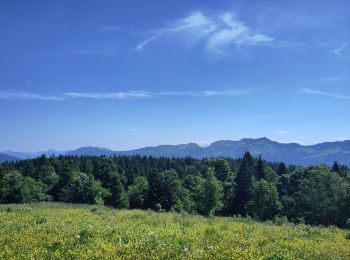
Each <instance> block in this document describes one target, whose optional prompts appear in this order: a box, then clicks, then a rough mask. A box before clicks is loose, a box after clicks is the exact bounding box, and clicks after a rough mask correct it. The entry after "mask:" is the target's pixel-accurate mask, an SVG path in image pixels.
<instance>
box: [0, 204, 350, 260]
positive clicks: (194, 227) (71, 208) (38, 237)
mask: <svg viewBox="0 0 350 260" xmlns="http://www.w3.org/2000/svg"><path fill="white" fill-rule="evenodd" d="M102 258H103V259H116V258H121V259H177V258H181V259H228V258H231V259H259V258H260V259H350V231H349V230H340V229H337V228H335V227H329V228H319V227H310V226H307V225H292V224H287V225H282V226H276V225H273V224H272V223H257V222H254V221H251V220H249V219H240V218H223V217H215V218H212V219H207V218H204V217H201V216H192V215H186V214H177V213H155V212H151V211H140V210H113V209H109V208H105V207H99V206H97V207H96V206H86V205H68V204H55V203H49V204H31V205H1V206H0V259H102Z"/></svg>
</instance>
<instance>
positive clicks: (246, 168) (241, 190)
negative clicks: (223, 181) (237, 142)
mask: <svg viewBox="0 0 350 260" xmlns="http://www.w3.org/2000/svg"><path fill="white" fill-rule="evenodd" d="M254 175H255V167H254V160H253V157H252V156H251V155H250V153H249V152H246V153H245V154H244V156H243V158H242V162H241V164H240V166H239V170H238V172H237V177H236V183H237V189H236V196H235V202H234V204H235V213H239V214H242V215H246V214H247V204H248V202H249V201H250V200H251V198H252V189H253V180H254V179H253V178H254Z"/></svg>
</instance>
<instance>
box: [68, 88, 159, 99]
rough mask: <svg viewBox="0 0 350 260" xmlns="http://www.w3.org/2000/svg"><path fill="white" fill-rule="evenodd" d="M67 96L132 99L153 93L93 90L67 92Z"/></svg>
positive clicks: (146, 96) (149, 95)
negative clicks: (100, 91) (97, 91)
mask: <svg viewBox="0 0 350 260" xmlns="http://www.w3.org/2000/svg"><path fill="white" fill-rule="evenodd" d="M64 96H65V97H69V98H90V99H130V98H149V97H152V94H151V93H150V92H148V91H135V90H131V91H125V92H107V93H91V92H67V93H64Z"/></svg>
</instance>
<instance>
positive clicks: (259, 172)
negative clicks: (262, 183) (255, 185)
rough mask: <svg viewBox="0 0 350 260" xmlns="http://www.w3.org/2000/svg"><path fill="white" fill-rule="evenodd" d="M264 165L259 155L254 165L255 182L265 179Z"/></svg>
mask: <svg viewBox="0 0 350 260" xmlns="http://www.w3.org/2000/svg"><path fill="white" fill-rule="evenodd" d="M265 167H266V166H265V163H264V161H263V160H262V159H261V156H260V155H259V159H258V162H257V165H256V175H255V176H256V179H257V180H261V179H265V178H266V176H265Z"/></svg>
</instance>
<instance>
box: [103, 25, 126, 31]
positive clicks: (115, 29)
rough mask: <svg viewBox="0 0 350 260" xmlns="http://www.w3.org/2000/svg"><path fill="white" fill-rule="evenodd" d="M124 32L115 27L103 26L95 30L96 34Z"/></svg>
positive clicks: (120, 28)
mask: <svg viewBox="0 0 350 260" xmlns="http://www.w3.org/2000/svg"><path fill="white" fill-rule="evenodd" d="M124 30H125V29H124V28H122V27H119V26H115V25H103V26H101V27H99V28H97V31H98V32H121V31H124Z"/></svg>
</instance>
